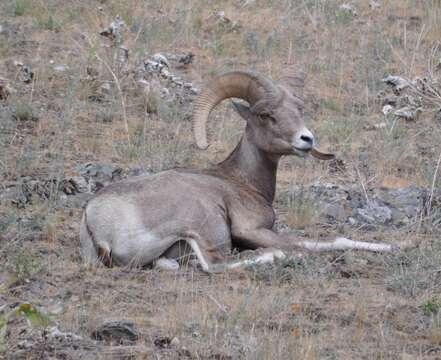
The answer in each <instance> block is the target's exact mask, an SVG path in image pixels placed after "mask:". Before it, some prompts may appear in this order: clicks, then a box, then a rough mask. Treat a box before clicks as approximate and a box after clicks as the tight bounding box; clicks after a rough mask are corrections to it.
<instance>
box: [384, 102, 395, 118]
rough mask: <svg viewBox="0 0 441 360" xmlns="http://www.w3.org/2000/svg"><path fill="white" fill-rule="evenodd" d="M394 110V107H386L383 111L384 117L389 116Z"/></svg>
mask: <svg viewBox="0 0 441 360" xmlns="http://www.w3.org/2000/svg"><path fill="white" fill-rule="evenodd" d="M393 110H394V107H393V106H392V105H389V104H388V105H384V106H383V109H382V110H381V111H382V113H383V114H384V116H387V115H389V114H390V113H391V112H392V111H393Z"/></svg>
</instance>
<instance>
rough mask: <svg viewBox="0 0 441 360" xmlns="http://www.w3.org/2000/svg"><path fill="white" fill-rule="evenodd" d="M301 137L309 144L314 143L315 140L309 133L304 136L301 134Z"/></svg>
mask: <svg viewBox="0 0 441 360" xmlns="http://www.w3.org/2000/svg"><path fill="white" fill-rule="evenodd" d="M300 139H301V140H303V141H304V142H306V143H308V144H309V145H312V144H313V142H314V139H313V138H312V137H311V136H308V135H302V136H300Z"/></svg>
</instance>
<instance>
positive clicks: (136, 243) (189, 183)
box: [80, 71, 406, 272]
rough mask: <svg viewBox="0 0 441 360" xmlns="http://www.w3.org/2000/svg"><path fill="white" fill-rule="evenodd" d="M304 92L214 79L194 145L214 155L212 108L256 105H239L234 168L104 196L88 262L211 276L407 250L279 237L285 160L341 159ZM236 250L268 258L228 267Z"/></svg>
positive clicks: (164, 175)
mask: <svg viewBox="0 0 441 360" xmlns="http://www.w3.org/2000/svg"><path fill="white" fill-rule="evenodd" d="M303 86H304V76H303V74H302V73H299V74H292V75H290V76H286V77H284V78H282V79H281V80H280V81H278V82H273V81H271V80H269V79H268V78H267V77H265V76H262V75H259V74H255V73H252V72H246V71H233V72H228V73H225V74H222V75H219V76H217V77H215V78H214V79H213V80H212V81H211V82H210V83H209V84H208V85H207V86H206V88H205V89H204V90H203V91H202V93H201V94H200V96H199V97H198V98H197V100H196V102H195V104H194V112H193V131H194V135H195V139H196V144H197V146H198V147H199V148H201V149H205V148H207V147H208V142H207V133H206V125H207V121H208V118H209V115H210V113H211V111H212V110H213V109H214V107H215V106H216V105H217V104H219V103H220V102H221V101H222V100H225V99H229V98H238V99H242V100H244V101H245V102H246V103H247V104H248V105H245V104H243V103H235V102H234V106H235V108H236V110H237V112H238V113H239V115H240V116H241V117H242V118H243V119H244V120H245V121H246V128H245V132H244V135H243V136H242V139H241V140H240V142H239V144H238V145H237V147H236V148H235V149H234V150H233V152H232V153H231V154H230V155H229V156H228V157H227V158H226V160H224V161H223V162H221V163H219V164H217V165H214V166H211V167H208V168H206V169H173V170H167V171H163V172H160V173H157V174H155V175H145V176H138V177H134V178H130V179H127V180H124V181H121V182H117V183H113V184H111V185H109V186H107V187H106V188H104V189H102V190H101V191H100V192H99V193H98V194H97V195H96V196H95V197H94V198H93V199H92V200H91V201H90V202H89V203H88V204H87V206H86V208H85V211H84V214H83V218H82V223H81V229H80V241H81V246H82V253H83V255H84V257H85V259H86V261H87V262H89V263H99V262H102V263H104V264H105V265H106V266H112V265H131V266H144V265H148V264H154V263H158V264H161V263H165V264H171V265H172V266H173V267H174V268H177V267H179V264H178V262H177V260H178V259H179V258H180V257H182V256H183V255H185V256H187V257H188V256H189V255H190V254H191V255H192V256H195V257H196V258H197V261H198V262H199V263H200V265H201V267H202V269H203V270H204V271H207V272H218V271H223V270H225V269H229V268H235V267H238V266H242V265H246V264H249V263H250V262H251V263H261V262H268V261H273V260H274V259H275V258H283V257H284V256H285V253H286V251H290V250H295V249H307V250H310V251H329V250H345V249H361V250H370V251H392V250H394V249H397V248H399V246H398V245H395V246H394V245H389V244H378V243H368V242H361V241H352V240H349V239H346V238H337V239H335V240H334V241H331V242H317V241H313V240H312V241H304V240H302V241H300V240H299V239H298V238H296V236H294V235H293V234H290V233H282V234H278V233H276V232H275V231H274V230H273V229H272V228H273V224H274V220H275V214H274V210H273V206H272V203H273V200H274V195H275V189H276V175H277V166H278V162H279V160H280V158H281V157H282V156H285V155H296V156H300V157H304V156H306V155H308V154H311V155H312V156H315V157H317V158H320V159H325V160H326V159H330V158H332V157H333V156H332V155H330V154H324V153H321V152H319V151H318V150H317V149H316V148H315V141H314V137H313V135H312V133H311V132H310V131H309V130H308V129H307V128H306V127H305V125H304V122H303V107H304V102H303ZM404 245H406V244H404ZM232 248H240V249H259V248H264V249H266V250H264V251H263V253H262V252H261V253H260V254H258V255H256V256H255V257H254V258H253V259H248V260H242V261H236V262H227V261H225V258H226V255H227V254H228V253H229V252H230V251H231V249H232Z"/></svg>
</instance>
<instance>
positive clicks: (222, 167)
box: [217, 131, 280, 203]
mask: <svg viewBox="0 0 441 360" xmlns="http://www.w3.org/2000/svg"><path fill="white" fill-rule="evenodd" d="M279 159H280V156H274V155H270V154H268V153H266V152H264V151H262V150H260V149H259V148H257V147H256V146H255V145H254V144H253V143H252V141H250V134H249V133H248V132H247V131H246V132H245V134H244V136H243V137H242V139H241V141H240V143H239V144H238V145H237V147H236V148H235V149H234V150H233V152H232V153H231V154H230V156H228V158H227V159H226V160H224V161H223V162H221V163H220V164H218V165H217V169H218V171H219V172H218V174H219V175H221V176H222V177H227V178H232V179H234V180H235V181H239V182H241V183H242V184H243V185H245V186H247V187H251V188H253V190H255V191H257V192H259V193H260V194H262V195H263V196H264V197H265V199H266V200H267V201H268V202H270V203H272V202H273V200H274V195H275V192H276V176H277V165H278V162H279Z"/></svg>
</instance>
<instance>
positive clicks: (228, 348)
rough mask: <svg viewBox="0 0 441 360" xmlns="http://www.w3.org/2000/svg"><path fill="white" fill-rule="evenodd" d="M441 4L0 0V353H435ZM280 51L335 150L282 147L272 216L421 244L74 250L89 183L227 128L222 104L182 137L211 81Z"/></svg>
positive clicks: (236, 127)
mask: <svg viewBox="0 0 441 360" xmlns="http://www.w3.org/2000/svg"><path fill="white" fill-rule="evenodd" d="M440 15H441V7H440V4H439V2H438V1H426V2H419V3H418V4H416V3H415V2H414V1H411V0H405V1H400V2H389V1H365V2H358V1H352V2H345V1H339V0H327V1H324V0H323V1H321V0H317V1H288V0H286V1H285V0H283V1H278V2H275V1H269V0H268V1H266V0H256V1H249V0H247V1H240V0H225V1H219V2H213V3H212V4H211V3H210V4H207V2H204V1H199V0H191V1H173V2H164V3H162V2H157V1H150V0H148V1H147V0H143V1H141V0H130V1H127V2H120V1H116V0H96V1H95V0H94V1H82V0H75V1H69V2H68V1H65V0H50V1H43V0H6V1H3V2H1V3H0V146H1V147H0V148H1V151H0V181H1V183H0V358H5V359H94V358H96V359H111V358H113V359H122V358H124V359H126V358H130V359H148V358H156V359H178V358H189V359H193V358H194V359H242V358H243V359H292V358H295V359H360V358H362V359H438V358H440V357H441V295H440V290H441V289H440V287H441V268H440V264H441V244H440V242H439V238H440V230H441V229H440V227H441V182H440V180H439V166H440V159H441V157H440V153H441V147H440V139H441V132H440V130H441V129H440V124H441V122H440V119H441V117H440V109H441V95H440V94H441V87H440V85H439V79H440V74H441V52H440V49H439V43H438V41H439V36H440V35H441V25H440V23H439V18H440V17H439V16H440ZM293 65H294V66H295V67H298V68H303V69H306V70H307V72H308V80H307V86H306V99H305V100H306V104H307V107H306V110H305V118H306V122H307V123H308V127H310V128H311V129H313V130H314V133H315V134H316V136H317V138H318V139H319V143H320V147H321V148H322V149H326V150H329V151H332V152H335V153H336V154H337V159H336V160H334V161H332V162H327V163H323V162H320V161H318V160H314V159H305V160H303V159H284V160H283V161H282V163H281V166H280V172H279V177H278V190H277V197H276V202H275V207H276V212H277V216H278V220H277V224H276V227H277V229H278V230H279V231H294V232H295V233H296V234H297V235H298V236H299V237H300V238H305V239H322V238H327V237H330V236H338V235H343V236H345V237H349V238H353V239H360V240H366V241H372V242H387V243H394V242H398V241H402V240H410V241H412V242H413V243H414V244H415V247H414V248H413V249H410V250H406V251H401V252H397V253H393V254H369V253H363V252H352V251H348V252H340V253H335V254H321V255H318V254H307V253H303V254H293V255H295V256H294V257H293V259H291V260H289V261H288V260H287V261H281V262H278V263H276V264H274V265H271V266H270V265H268V266H265V267H255V268H249V269H246V270H243V271H238V272H231V273H226V274H219V275H207V274H204V273H202V272H200V271H199V270H198V269H194V268H191V267H190V268H183V269H181V270H179V271H177V272H164V271H160V270H157V269H150V268H146V269H139V270H135V269H125V268H112V269H108V268H97V269H90V268H87V267H85V266H84V265H83V262H82V260H81V257H80V253H79V240H78V229H79V222H80V218H81V213H82V208H83V206H84V204H85V203H86V202H87V200H88V199H90V198H91V197H92V196H93V195H94V193H96V191H98V190H99V189H100V188H102V187H103V186H106V185H107V184H109V183H110V182H113V181H118V180H120V179H123V178H126V177H129V176H138V175H140V174H145V173H155V172H158V171H161V170H163V169H167V168H170V167H174V166H205V165H207V164H209V163H212V162H215V161H219V160H222V159H223V158H225V157H226V156H227V154H228V152H229V151H230V150H231V149H232V148H233V147H234V146H235V144H236V143H237V141H238V139H239V138H240V135H241V132H242V129H243V124H242V123H241V122H240V120H239V119H238V118H237V117H236V116H235V115H234V114H233V111H232V109H231V106H230V105H229V104H225V105H224V106H220V108H219V110H217V111H216V112H215V113H214V114H213V119H212V121H211V122H210V124H209V127H210V132H211V140H212V145H211V146H210V148H209V149H208V150H207V151H206V152H201V151H197V150H196V149H195V146H194V144H193V139H192V135H191V131H190V130H191V129H190V128H191V126H190V121H189V120H190V116H191V109H192V103H193V100H194V99H195V97H196V96H197V94H198V92H199V91H200V89H201V87H202V86H203V83H204V81H205V80H207V79H209V78H210V77H212V76H213V75H214V74H216V73H218V72H220V71H223V70H228V69H232V68H234V69H237V68H240V69H245V68H246V69H250V68H251V69H253V70H255V71H260V72H262V73H264V74H266V75H268V76H270V77H273V78H277V77H278V76H280V75H282V74H283V73H284V71H286V70H287V69H288V68H289V67H291V66H293ZM300 255H301V256H300ZM233 256H239V255H238V254H234V255H232V257H233Z"/></svg>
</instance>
